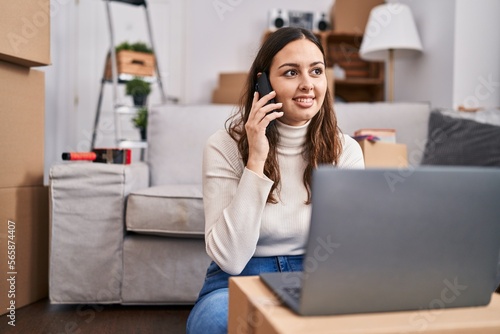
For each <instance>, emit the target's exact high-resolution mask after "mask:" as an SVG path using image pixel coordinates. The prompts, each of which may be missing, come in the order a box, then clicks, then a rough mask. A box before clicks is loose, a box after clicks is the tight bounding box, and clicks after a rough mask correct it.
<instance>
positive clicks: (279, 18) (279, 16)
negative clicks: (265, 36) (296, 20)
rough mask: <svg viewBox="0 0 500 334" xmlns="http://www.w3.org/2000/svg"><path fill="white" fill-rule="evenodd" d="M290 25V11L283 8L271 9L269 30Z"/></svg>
mask: <svg viewBox="0 0 500 334" xmlns="http://www.w3.org/2000/svg"><path fill="white" fill-rule="evenodd" d="M283 27H288V12H287V11H284V10H281V9H271V10H270V11H269V30H277V29H279V28H283Z"/></svg>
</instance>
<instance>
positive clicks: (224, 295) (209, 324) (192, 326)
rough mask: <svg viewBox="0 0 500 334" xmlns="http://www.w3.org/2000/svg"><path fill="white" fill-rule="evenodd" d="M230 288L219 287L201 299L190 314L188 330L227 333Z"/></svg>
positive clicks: (192, 331)
mask: <svg viewBox="0 0 500 334" xmlns="http://www.w3.org/2000/svg"><path fill="white" fill-rule="evenodd" d="M228 298H229V295H228V289H227V288H226V289H218V290H215V291H212V292H211V293H209V294H207V295H206V296H204V297H203V298H202V299H200V300H199V301H198V302H197V303H196V304H195V306H194V307H193V309H192V310H191V313H190V314H189V318H188V321H187V326H186V331H187V333H188V334H197V333H214V334H215V333H227V316H228V302H229V301H228Z"/></svg>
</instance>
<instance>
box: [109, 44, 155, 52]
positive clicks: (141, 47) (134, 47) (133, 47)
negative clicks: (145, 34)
mask: <svg viewBox="0 0 500 334" xmlns="http://www.w3.org/2000/svg"><path fill="white" fill-rule="evenodd" d="M122 50H129V51H136V52H143V53H153V49H151V48H150V47H149V46H147V44H146V43H144V42H136V43H133V44H130V43H129V42H123V43H121V44H119V45H118V46H117V47H116V48H115V51H116V53H118V52H120V51H122Z"/></svg>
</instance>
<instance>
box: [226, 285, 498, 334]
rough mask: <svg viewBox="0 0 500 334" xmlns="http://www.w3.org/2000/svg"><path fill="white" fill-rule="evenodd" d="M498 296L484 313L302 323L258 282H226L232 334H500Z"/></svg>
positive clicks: (462, 310)
mask: <svg viewBox="0 0 500 334" xmlns="http://www.w3.org/2000/svg"><path fill="white" fill-rule="evenodd" d="M499 314H500V295H498V294H493V296H492V300H491V303H490V304H489V305H488V306H486V307H470V308H454V309H446V310H443V309H439V310H432V311H425V310H419V311H402V312H383V313H370V314H351V315H339V316H318V317H301V316H298V315H296V314H295V313H293V312H292V311H291V310H290V309H288V308H287V307H285V306H283V305H282V304H281V303H280V302H279V301H278V300H277V298H276V296H275V295H274V294H273V293H272V292H271V291H270V290H269V289H268V288H267V287H266V286H265V285H264V283H262V281H261V280H260V279H259V277H258V276H246V277H232V278H230V279H229V323H228V333H230V334H236V333H238V334H240V333H241V334H243V333H252V334H264V333H265V334H274V333H287V334H294V333H307V334H312V333H339V334H340V333H342V334H347V333H351V334H352V333H363V334H375V333H377V334H380V333H384V334H396V333H398V334H399V333H422V332H425V333H428V334H445V333H461V334H466V333H471V334H472V333H474V334H475V333H500V317H499V316H498V315H499Z"/></svg>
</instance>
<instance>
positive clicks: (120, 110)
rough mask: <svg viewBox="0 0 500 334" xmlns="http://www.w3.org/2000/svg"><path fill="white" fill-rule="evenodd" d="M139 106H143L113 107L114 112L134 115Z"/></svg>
mask: <svg viewBox="0 0 500 334" xmlns="http://www.w3.org/2000/svg"><path fill="white" fill-rule="evenodd" d="M141 108H144V107H137V106H124V105H118V106H116V107H115V112H116V113H118V114H122V115H135V114H137V112H138V111H139V109H141Z"/></svg>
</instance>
